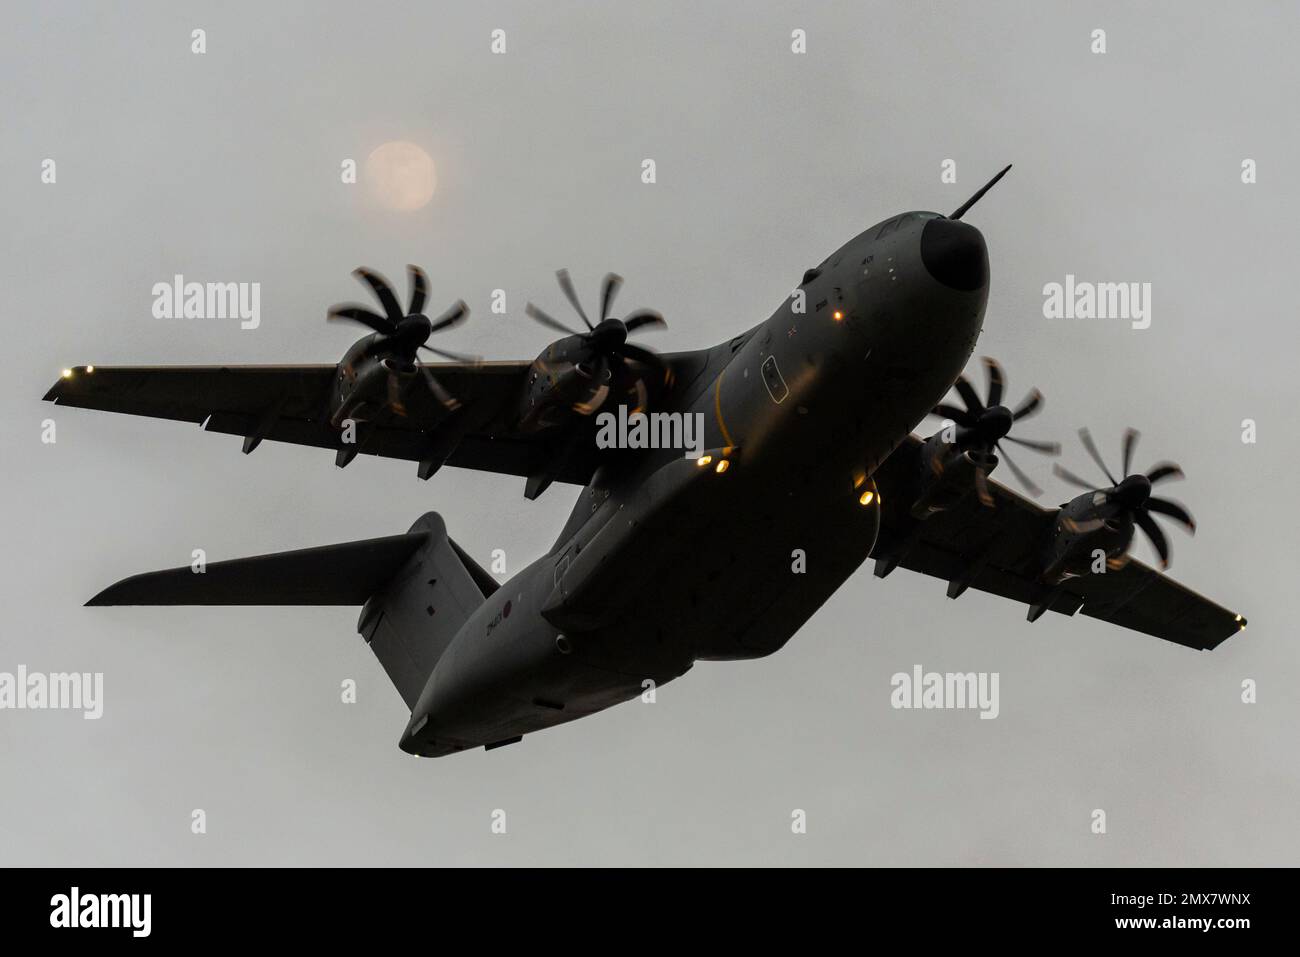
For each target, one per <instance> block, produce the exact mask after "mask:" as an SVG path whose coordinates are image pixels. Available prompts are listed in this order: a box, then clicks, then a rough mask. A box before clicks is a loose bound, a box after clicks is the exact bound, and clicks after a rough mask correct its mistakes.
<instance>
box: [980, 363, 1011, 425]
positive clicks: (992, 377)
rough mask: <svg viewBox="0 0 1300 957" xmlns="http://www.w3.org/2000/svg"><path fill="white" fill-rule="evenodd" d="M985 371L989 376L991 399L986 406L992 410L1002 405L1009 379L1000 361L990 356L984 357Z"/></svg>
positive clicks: (989, 398)
mask: <svg viewBox="0 0 1300 957" xmlns="http://www.w3.org/2000/svg"><path fill="white" fill-rule="evenodd" d="M984 369H985V371H987V372H988V376H989V397H988V401H987V402H985V403H984V404H985V405H986V406H988V407H989V408H990V409H991V408H993V407H994V406H995V405H1001V404H1002V390H1003V388H1004V387H1005V386H1006V383H1007V377H1006V373H1005V372H1003V371H1002V366H1000V365H998V360H997V359H993V358H990V357H989V356H985V357H984ZM1013 418H1014V417H1013Z"/></svg>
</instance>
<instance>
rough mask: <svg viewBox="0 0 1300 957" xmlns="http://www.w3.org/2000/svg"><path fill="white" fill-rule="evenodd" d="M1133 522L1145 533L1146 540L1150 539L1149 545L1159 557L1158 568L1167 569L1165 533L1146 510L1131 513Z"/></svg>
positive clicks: (1167, 552)
mask: <svg viewBox="0 0 1300 957" xmlns="http://www.w3.org/2000/svg"><path fill="white" fill-rule="evenodd" d="M1133 521H1134V522H1136V523H1137V526H1138V528H1140V529H1142V531H1144V532H1146V536H1147V538H1149V539H1151V544H1152V546H1153V547H1154V548H1155V550H1156V554H1157V555H1159V556H1160V567H1161V568H1162V569H1165V568H1168V567H1169V541H1168V539H1166V538H1165V533H1164V532H1162V531H1160V526H1159V525H1157V524H1156V520H1155V519H1154V518H1152V517H1151V516H1150V515H1148V514H1147V511H1146V509H1142V508H1140V509H1138V510H1137V511H1136V512H1134V513H1133Z"/></svg>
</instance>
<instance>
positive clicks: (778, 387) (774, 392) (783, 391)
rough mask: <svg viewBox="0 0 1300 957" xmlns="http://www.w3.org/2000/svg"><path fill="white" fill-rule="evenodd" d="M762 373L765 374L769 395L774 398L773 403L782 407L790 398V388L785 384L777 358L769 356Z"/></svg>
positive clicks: (762, 367)
mask: <svg viewBox="0 0 1300 957" xmlns="http://www.w3.org/2000/svg"><path fill="white" fill-rule="evenodd" d="M760 371H761V372H762V373H763V385H765V386H767V394H768V395H770V396H771V397H772V401H773V402H775V403H776V404H777V405H780V404H781V403H782V402H784V401H785V400H786V399H787V398H789V396H790V387H789V386H788V385H786V384H785V378H784V377H783V376H782V375H781V369H780V367H778V366H777V364H776V356H768V357H767V358H766V359H764V360H763V365H762V366H761V368H760Z"/></svg>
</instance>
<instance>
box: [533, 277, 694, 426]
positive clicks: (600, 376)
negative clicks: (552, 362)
mask: <svg viewBox="0 0 1300 957" xmlns="http://www.w3.org/2000/svg"><path fill="white" fill-rule="evenodd" d="M555 278H556V279H557V280H559V283H560V290H561V291H562V292H563V293H564V297H565V298H566V299H568V300H569V304H570V305H571V306H573V309H574V311H575V312H577V314H578V317H579V318H580V319H582V323H583V325H585V326H586V327H587V331H586V332H582V331H580V330H577V329H574V328H572V327H570V326H568V325H566V324H564V323H563V322H561V321H560V320H558V319H556V318H555V317H554V316H551V315H550V314H548V313H547V312H545V311H543V310H542V309H541V308H539V307H538V306H535V305H534V304H533V303H531V302H530V303H528V305H527V307H526V308H525V310H524V311H525V312H527V313H528V315H529V316H531V317H532V318H533V319H535V320H537V321H538V322H539V323H541V324H542V325H544V326H546V327H547V328H548V329H551V330H554V331H555V332H559V333H562V334H564V335H566V336H578V337H580V338H581V339H582V340H583V342H584V343H585V344H586V346H587V350H588V351H587V355H586V357H584V358H583V359H582V360H581V361H580V362H579V363H578V365H579V367H580V368H583V369H584V371H586V372H588V373H590V375H591V376H592V378H593V379H594V380H595V381H596V382H597V383H598V384H599V385H600V386H602V387H606V388H607V386H606V383H608V382H609V381H611V380H617V383H618V384H619V385H620V387H623V386H630V385H635V387H636V389H637V391H638V393H639V394H640V396H641V400H640V404H641V405H644V404H645V402H644V394H645V385H644V383H643V382H642V381H641V378H640V377H639V376H637V375H635V374H634V373H633V372H632V370H631V368H630V367H629V366H628V364H627V360H629V359H631V360H633V361H635V362H640V363H643V364H645V365H648V366H652V367H653V368H655V369H658V370H660V371H661V372H662V373H663V375H664V376H665V378H666V377H667V376H668V374H669V370H668V367H667V366H666V365H665V364H664V361H663V359H661V358H660V357H659V355H658V354H657V353H655V352H652V351H651V350H649V349H645V348H642V347H641V346H638V345H634V344H633V343H631V342H628V341H627V337H628V336H629V335H630V334H631V333H633V332H635V331H636V330H638V329H646V328H655V329H666V328H667V327H668V322H667V320H665V319H664V317H663V316H662V315H660V314H659V313H658V312H655V311H654V310H653V309H638V310H636V311H635V312H631V313H629V314H628V315H627V316H625V317H624V318H622V319H616V318H614V317H612V316H611V315H610V310H611V308H612V307H613V305H614V298H615V297H616V296H617V295H618V291H619V289H620V288H621V287H622V285H623V277H622V276H619V275H617V274H616V273H608V274H606V276H605V279H604V281H603V282H602V283H601V287H600V318H599V320H597V321H596V323H594V324H593V323H592V321H591V319H589V318H588V317H587V312H586V310H585V309H583V308H582V301H581V300H580V299H579V298H578V293H577V290H576V289H574V287H573V280H572V279H571V278H570V277H569V271H568V270H567V269H561V270H560V271H559V272H557V273H556V274H555ZM602 397H603V396H602ZM597 404H598V403H597ZM592 408H594V404H593V405H591V406H590V407H588V406H582V407H581V408H580V409H579V411H590V409H592Z"/></svg>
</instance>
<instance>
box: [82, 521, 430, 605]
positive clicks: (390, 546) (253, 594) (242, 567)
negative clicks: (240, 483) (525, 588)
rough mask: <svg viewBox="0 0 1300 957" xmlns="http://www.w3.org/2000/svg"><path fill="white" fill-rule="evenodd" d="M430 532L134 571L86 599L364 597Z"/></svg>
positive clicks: (355, 601)
mask: <svg viewBox="0 0 1300 957" xmlns="http://www.w3.org/2000/svg"><path fill="white" fill-rule="evenodd" d="M427 538H428V533H426V532H408V533H407V534H405V535H390V536H388V537H387V538H372V539H369V540H367V541H362V542H345V543H343V544H341V545H324V546H321V547H320V548H304V549H300V550H298V551H293V552H277V553H276V554H273V555H259V556H257V557H255V558H237V559H234V560H232V561H226V562H213V563H212V564H210V565H208V566H207V567H206V568H205V569H204V570H203V571H202V572H197V571H195V570H194V569H193V568H192V567H190V566H186V567H184V568H173V569H169V570H167V571H161V572H146V573H145V574H143V575H133V576H131V577H130V578H125V579H123V580H122V581H120V582H118V583H117V584H116V585H110V586H109V587H108V588H105V589H104V590H103V591H102V592H100V593H99V594H98V595H96V596H95V597H94V598H92V599H91V600H90V601H88V602H86V604H87V605H363V604H365V603H366V601H368V600H369V599H370V596H371V595H373V594H374V593H375V592H377V591H378V590H379V589H380V588H381V587H383V585H384V584H385V583H386V582H388V580H389V579H391V578H392V577H393V576H394V575H395V574H396V573H397V572H398V571H399V570H400V569H401V568H402V566H403V565H404V564H406V561H407V560H408V559H409V558H410V557H411V556H412V555H413V554H415V551H416V549H418V548H419V547H420V546H421V545H422V544H423V543H424V541H425V539H427Z"/></svg>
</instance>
